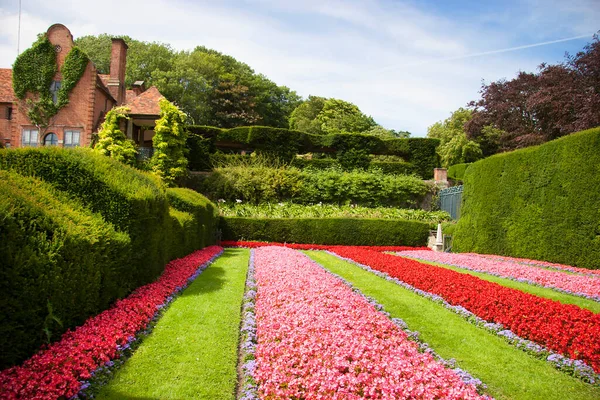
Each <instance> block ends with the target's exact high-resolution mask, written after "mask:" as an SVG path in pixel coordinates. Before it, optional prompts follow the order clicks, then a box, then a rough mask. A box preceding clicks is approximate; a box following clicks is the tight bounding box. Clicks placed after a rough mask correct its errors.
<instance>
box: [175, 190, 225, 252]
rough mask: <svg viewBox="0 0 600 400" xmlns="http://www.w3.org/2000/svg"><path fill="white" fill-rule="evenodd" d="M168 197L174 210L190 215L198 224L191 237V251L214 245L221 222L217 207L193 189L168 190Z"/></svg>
mask: <svg viewBox="0 0 600 400" xmlns="http://www.w3.org/2000/svg"><path fill="white" fill-rule="evenodd" d="M167 196H168V197H169V202H170V204H171V206H172V207H173V208H175V209H176V210H179V211H181V212H186V213H189V214H190V215H191V216H192V217H193V219H194V221H195V223H196V232H195V233H194V235H191V236H190V237H191V240H192V246H191V250H195V249H198V248H203V247H206V246H209V245H212V244H214V243H215V233H216V231H217V225H218V222H219V215H218V210H217V207H216V206H215V205H214V204H213V203H211V202H210V200H208V199H207V198H206V197H204V196H202V195H201V194H200V193H198V192H195V191H193V190H191V189H186V188H170V189H167ZM171 214H173V213H171ZM188 253H191V251H188ZM184 254H186V253H184Z"/></svg>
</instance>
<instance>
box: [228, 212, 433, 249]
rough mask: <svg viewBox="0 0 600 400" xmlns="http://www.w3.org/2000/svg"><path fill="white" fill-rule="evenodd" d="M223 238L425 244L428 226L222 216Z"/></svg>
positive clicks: (407, 222) (339, 219)
mask: <svg viewBox="0 0 600 400" xmlns="http://www.w3.org/2000/svg"><path fill="white" fill-rule="evenodd" d="M220 227H221V231H222V239H223V240H258V241H269V242H288V243H310V244H331V245H334V244H344V245H368V246H396V245H403V246H423V245H425V244H426V243H427V237H428V235H429V225H428V224H426V223H424V222H418V221H404V220H384V219H356V218H297V219H273V218H237V217H222V218H221V224H220Z"/></svg>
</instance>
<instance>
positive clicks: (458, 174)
mask: <svg viewBox="0 0 600 400" xmlns="http://www.w3.org/2000/svg"><path fill="white" fill-rule="evenodd" d="M469 165H471V163H463V164H454V165H452V166H450V167H449V168H448V178H450V179H454V180H457V181H462V180H463V178H464V176H465V171H466V170H467V167H468V166H469Z"/></svg>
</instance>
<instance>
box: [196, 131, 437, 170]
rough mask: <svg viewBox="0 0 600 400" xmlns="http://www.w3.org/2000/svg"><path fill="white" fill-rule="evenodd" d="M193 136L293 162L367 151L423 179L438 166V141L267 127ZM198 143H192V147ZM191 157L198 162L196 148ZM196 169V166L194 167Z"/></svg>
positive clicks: (217, 144) (217, 145)
mask: <svg viewBox="0 0 600 400" xmlns="http://www.w3.org/2000/svg"><path fill="white" fill-rule="evenodd" d="M188 131H189V132H190V133H191V136H192V137H193V136H194V135H199V136H202V137H205V138H209V139H210V140H211V141H212V142H213V143H214V145H215V146H216V148H219V149H222V150H227V149H252V150H255V151H257V152H258V153H266V154H269V155H276V156H278V157H280V158H282V159H285V160H290V161H291V160H292V159H293V156H294V155H295V154H304V153H310V152H314V153H327V152H337V153H338V154H339V153H344V152H349V151H358V150H360V151H366V152H367V153H369V154H382V155H396V156H400V157H402V158H404V160H405V161H406V162H410V163H411V164H413V165H414V167H415V170H416V172H417V173H418V174H420V175H421V176H422V177H423V178H424V179H430V178H432V177H433V169H434V168H436V167H437V166H438V165H439V159H438V156H437V153H436V148H437V146H438V145H439V140H438V139H429V138H411V139H388V140H382V139H380V138H378V137H376V136H373V135H366V134H336V135H322V136H321V135H313V134H309V133H305V132H300V131H294V130H289V129H283V128H271V127H264V126H247V127H238V128H232V129H219V128H214V127H207V126H189V127H188ZM194 140H195V139H190V141H189V142H188V143H192V142H193V141H194ZM189 147H190V157H191V158H192V159H198V158H200V156H196V155H195V154H194V153H195V151H197V150H195V149H194V147H193V145H190V146H189ZM192 164H194V165H196V164H195V163H192Z"/></svg>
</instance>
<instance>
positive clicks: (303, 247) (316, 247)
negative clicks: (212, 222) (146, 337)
mask: <svg viewBox="0 0 600 400" xmlns="http://www.w3.org/2000/svg"><path fill="white" fill-rule="evenodd" d="M221 246H223V247H245V248H249V249H255V248H258V247H267V246H280V247H289V248H290V249H296V250H330V249H333V248H336V247H339V246H337V245H328V244H300V243H275V242H270V243H269V242H245V241H235V240H223V241H222V242H221ZM343 247H345V246H343ZM353 247H356V248H359V249H368V250H373V251H410V250H421V251H431V249H429V248H428V247H410V246H353Z"/></svg>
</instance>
